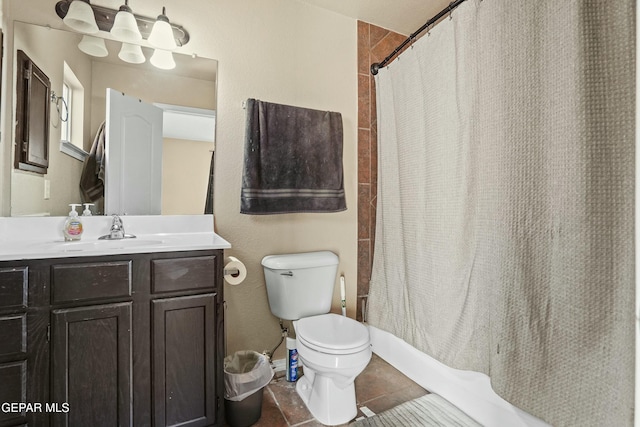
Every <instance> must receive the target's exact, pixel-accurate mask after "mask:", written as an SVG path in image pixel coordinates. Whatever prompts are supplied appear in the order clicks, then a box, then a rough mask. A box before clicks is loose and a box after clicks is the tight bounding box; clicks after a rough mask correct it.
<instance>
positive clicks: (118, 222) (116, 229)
mask: <svg viewBox="0 0 640 427" xmlns="http://www.w3.org/2000/svg"><path fill="white" fill-rule="evenodd" d="M135 237H136V236H134V235H133V234H126V233H125V232H124V224H123V223H122V219H121V218H120V217H119V216H118V215H113V222H112V223H111V229H110V230H109V234H105V235H104V236H100V237H98V240H120V239H133V238H135Z"/></svg>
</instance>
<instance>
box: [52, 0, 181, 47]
mask: <svg viewBox="0 0 640 427" xmlns="http://www.w3.org/2000/svg"><path fill="white" fill-rule="evenodd" d="M72 1H73V0H60V1H59V2H58V3H56V14H57V15H58V16H59V17H60V18H61V19H64V17H65V16H67V12H68V11H69V5H70V4H71V2H72ZM90 6H91V8H92V9H93V13H94V14H95V16H96V23H97V24H98V28H99V29H100V30H101V31H106V32H110V31H111V27H113V21H114V19H115V17H116V13H118V11H117V10H114V9H109V8H106V7H102V6H97V5H95V4H90ZM133 16H134V17H135V18H136V21H137V22H138V28H139V29H140V34H142V38H143V39H145V40H146V39H148V38H149V35H150V34H151V29H152V28H153V24H154V23H155V22H156V19H155V18H149V17H147V16H142V15H137V14H135V13H134V14H133ZM170 25H171V29H172V30H173V36H174V37H175V39H176V45H178V46H184V45H185V44H187V43H188V42H189V33H188V32H187V30H185V29H184V28H183V27H182V26H180V25H176V24H174V23H171V24H170Z"/></svg>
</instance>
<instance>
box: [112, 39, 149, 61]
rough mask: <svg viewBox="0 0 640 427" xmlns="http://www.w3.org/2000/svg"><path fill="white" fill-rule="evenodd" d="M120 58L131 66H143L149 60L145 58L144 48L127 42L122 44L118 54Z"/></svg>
mask: <svg viewBox="0 0 640 427" xmlns="http://www.w3.org/2000/svg"><path fill="white" fill-rule="evenodd" d="M118 58H120V59H122V60H123V61H124V62H128V63H130V64H142V63H143V62H144V61H146V60H147V58H145V57H144V54H143V53H142V48H141V47H140V46H139V45H137V44H131V43H126V42H123V43H122V47H121V48H120V52H119V53H118Z"/></svg>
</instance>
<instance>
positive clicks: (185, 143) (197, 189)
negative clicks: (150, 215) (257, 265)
mask: <svg viewBox="0 0 640 427" xmlns="http://www.w3.org/2000/svg"><path fill="white" fill-rule="evenodd" d="M81 39H82V36H81V35H80V34H76V33H71V32H67V31H63V30H55V29H50V28H47V27H41V26H37V25H32V24H26V23H22V22H16V23H15V25H14V52H16V51H17V50H23V51H25V52H26V53H27V55H29V57H30V58H31V59H32V60H33V61H34V63H36V64H37V65H38V67H39V68H41V69H42V70H43V71H44V73H45V74H46V75H47V76H48V78H49V79H50V80H51V90H52V92H53V93H55V97H52V104H51V117H50V120H49V125H48V126H49V132H50V147H49V152H50V156H49V168H48V170H47V173H46V174H45V175H42V174H36V173H32V172H26V171H21V170H17V169H13V171H12V176H11V215H12V216H25V215H30V216H38V215H52V216H54V215H57V216H64V215H66V214H67V213H68V211H69V209H68V204H69V203H80V201H81V192H80V187H79V182H80V177H81V174H82V167H83V159H84V158H85V157H86V156H87V154H88V153H89V152H90V151H91V147H92V145H93V143H94V138H95V136H96V133H97V131H98V129H99V127H100V125H101V124H102V122H103V121H105V115H106V93H107V88H112V89H114V90H116V91H118V92H121V93H124V94H126V95H128V96H131V97H134V98H138V99H140V100H142V101H144V102H147V103H152V104H156V105H159V106H160V107H161V108H163V110H165V115H164V116H165V117H167V119H166V120H165V129H164V132H163V134H164V135H165V136H164V138H163V143H162V153H163V156H162V209H161V213H162V214H171V215H175V214H202V213H204V209H205V203H206V200H207V196H208V195H207V185H208V182H209V175H210V164H211V157H212V151H213V149H214V142H213V140H214V135H215V129H214V128H213V125H212V123H215V121H214V120H215V108H216V79H217V61H215V60H213V59H207V58H200V57H191V56H188V55H182V54H177V53H176V54H174V58H175V62H176V68H175V69H173V70H168V71H167V70H159V69H157V68H155V67H153V66H152V65H150V64H149V58H150V56H151V53H152V52H151V50H148V49H146V48H143V52H144V54H145V57H146V58H147V61H146V62H145V63H143V64H139V65H134V64H129V63H126V62H123V61H121V60H120V59H119V58H118V52H119V50H120V43H116V42H114V41H111V40H106V46H107V50H108V51H109V55H108V56H107V57H104V58H98V57H93V56H89V55H86V54H85V53H83V52H81V51H80V49H78V43H80V41H81ZM13 70H14V71H13V73H14V79H13V81H14V83H15V81H16V79H15V77H16V76H15V73H16V71H15V70H16V67H15V65H14V67H13ZM63 96H64V99H63ZM185 107H186V108H185ZM176 114H177V115H178V116H177V117H178V119H176V118H175V115H176ZM181 114H182V116H181ZM211 116H213V119H212V118H211ZM14 117H15V114H14ZM171 123H174V124H175V123H177V124H178V125H180V124H182V125H184V124H185V123H189V124H188V125H187V126H186V129H183V130H186V131H193V130H194V129H196V130H199V129H202V131H201V132H195V134H193V133H185V132H183V130H180V129H179V128H178V129H177V130H176V129H175V128H171V129H169V128H168V127H169V126H170V124H171ZM191 123H196V124H195V125H194V124H191ZM200 126H203V127H202V128H200ZM14 137H15V136H14ZM61 141H62V142H61ZM106 144H107V145H108V135H107V141H106ZM141 163H142V161H141ZM141 166H143V165H142V164H141ZM105 173H106V174H108V173H109V170H108V169H107V170H106V171H105ZM123 185H127V186H133V185H136V182H126V183H123ZM109 191H118V190H117V189H110V190H109ZM93 210H94V213H97V214H102V213H103V212H104V205H103V199H100V200H99V201H98V202H97V203H96V206H94V208H93ZM108 213H112V212H108ZM120 213H125V212H120Z"/></svg>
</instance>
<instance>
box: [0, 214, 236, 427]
mask: <svg viewBox="0 0 640 427" xmlns="http://www.w3.org/2000/svg"><path fill="white" fill-rule="evenodd" d="M181 218H182V217H181ZM209 218H211V217H210V216H209ZM109 219H110V218H100V219H96V220H93V219H91V221H89V222H92V223H93V222H95V224H88V223H86V224H85V229H87V228H90V227H95V228H96V231H97V230H100V231H99V232H98V233H96V234H100V233H102V232H104V230H105V229H108V224H107V223H106V222H105V221H107V222H108V221H109ZM123 219H124V222H125V226H127V225H129V226H130V228H129V229H128V230H127V231H131V232H133V233H136V229H137V230H138V233H139V232H140V231H141V230H142V229H143V228H144V227H145V226H147V227H148V226H149V224H147V225H145V226H143V222H144V221H142V222H140V225H139V226H136V225H135V224H136V220H134V217H123ZM162 219H164V220H165V221H167V220H172V219H175V218H172V217H166V216H163V217H159V216H158V217H157V218H156V219H154V220H157V221H161V220H162ZM183 219H184V218H183ZM6 220H12V219H6ZM46 220H47V221H52V219H46ZM62 220H63V219H60V218H57V219H53V221H58V222H60V221H62ZM191 220H194V218H191ZM210 220H211V223H209V224H208V229H209V230H212V229H213V222H212V221H213V220H212V218H211V219H210ZM195 221H196V222H199V223H201V225H203V227H200V228H204V229H205V230H206V229H207V225H206V224H207V223H206V222H203V219H202V218H195ZM205 221H206V220H205ZM103 223H105V224H106V225H103ZM127 223H129V224H127ZM61 224H62V223H61ZM172 227H174V226H167V225H165V226H162V227H160V229H163V230H165V231H166V230H167V229H169V230H171V229H172ZM175 228H180V227H177V226H175ZM195 228H196V229H197V228H198V227H195ZM187 229H188V230H189V231H188V232H186V233H184V232H163V233H157V232H156V233H147V232H145V233H144V234H138V237H137V238H136V239H124V240H123V241H97V240H95V239H94V238H93V237H95V236H91V237H89V238H84V237H83V240H82V241H80V242H69V243H67V242H62V241H56V240H53V241H50V240H49V239H48V238H47V239H46V240H45V241H43V242H41V243H40V244H38V243H37V241H33V242H32V244H31V247H32V253H31V254H28V253H27V252H28V250H27V249H25V248H28V247H29V245H28V244H25V245H22V246H20V244H19V243H16V242H14V247H16V246H17V247H18V249H14V251H18V252H19V254H18V255H15V256H13V258H16V259H7V258H12V256H11V255H7V254H5V253H3V249H2V248H3V247H4V246H5V245H4V243H3V244H2V246H1V247H0V343H1V344H0V404H2V403H4V402H8V403H26V404H27V405H22V406H19V407H18V408H17V410H16V411H14V410H13V409H16V408H15V407H14V408H12V407H10V406H7V405H5V406H4V407H3V408H0V426H18V425H20V426H21V425H29V426H48V425H53V426H67V425H69V426H89V425H90V426H113V425H120V426H125V425H128V426H150V425H153V426H169V425H185V426H210V425H222V424H223V420H224V414H223V409H222V408H223V407H224V397H223V393H224V381H223V370H222V369H223V368H222V363H223V359H224V350H225V349H224V315H223V264H224V258H223V249H224V248H228V247H230V245H229V244H228V243H227V242H226V241H225V240H224V239H222V238H220V237H219V236H217V235H216V234H215V233H213V232H212V231H195V232H194V231H193V230H194V227H193V224H190V226H189V227H188V228H187ZM1 231H2V227H1V224H0V232H1ZM5 231H6V230H5ZM142 231H145V230H142ZM20 248H22V249H20ZM5 249H6V248H5ZM9 250H11V249H9ZM20 251H22V252H20ZM44 251H49V252H50V254H49V257H45V256H43V252H44Z"/></svg>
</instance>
